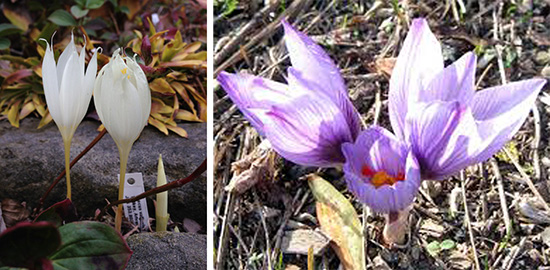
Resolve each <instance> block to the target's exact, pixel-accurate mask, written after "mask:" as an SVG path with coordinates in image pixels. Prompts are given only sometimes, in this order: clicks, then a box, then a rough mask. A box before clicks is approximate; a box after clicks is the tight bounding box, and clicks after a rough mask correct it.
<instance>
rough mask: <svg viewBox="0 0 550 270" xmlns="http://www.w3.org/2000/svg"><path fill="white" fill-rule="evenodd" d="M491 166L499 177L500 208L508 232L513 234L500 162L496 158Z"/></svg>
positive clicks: (510, 234) (496, 176)
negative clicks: (499, 167)
mask: <svg viewBox="0 0 550 270" xmlns="http://www.w3.org/2000/svg"><path fill="white" fill-rule="evenodd" d="M490 163H491V167H492V168H493V173H494V174H495V178H496V179H497V185H498V196H499V198H500V208H501V209H502V218H503V219H504V224H505V225H506V234H507V235H509V236H512V223H510V215H509V214H508V204H507V203H506V195H505V194H504V185H503V184H502V175H501V174H500V170H499V169H498V164H497V162H496V161H495V160H494V159H491V161H490Z"/></svg>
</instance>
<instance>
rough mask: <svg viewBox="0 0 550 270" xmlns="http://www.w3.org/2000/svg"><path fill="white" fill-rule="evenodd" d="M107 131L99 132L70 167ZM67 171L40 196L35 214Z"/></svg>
mask: <svg viewBox="0 0 550 270" xmlns="http://www.w3.org/2000/svg"><path fill="white" fill-rule="evenodd" d="M105 133H107V129H103V130H102V131H101V132H100V133H99V134H97V136H96V137H95V139H94V140H93V141H92V142H91V143H90V144H89V145H88V146H86V148H84V150H82V152H80V154H78V156H76V157H75V158H74V159H73V161H71V164H70V166H69V168H73V166H74V165H75V164H76V163H77V162H78V161H79V160H80V159H81V158H82V157H83V156H84V155H86V153H88V151H90V149H92V147H94V145H96V144H97V142H99V140H101V138H103V136H105ZM65 173H66V171H65V170H63V171H62V172H61V173H60V174H59V175H58V176H57V178H55V180H54V181H53V183H52V184H51V185H50V187H49V188H48V190H46V192H45V193H44V195H42V197H41V198H40V202H39V203H38V207H36V208H35V209H34V215H36V214H38V211H40V208H42V205H44V201H45V200H46V198H47V197H48V195H49V194H50V192H51V191H52V190H53V188H54V187H55V185H57V183H59V181H61V178H63V176H65Z"/></svg>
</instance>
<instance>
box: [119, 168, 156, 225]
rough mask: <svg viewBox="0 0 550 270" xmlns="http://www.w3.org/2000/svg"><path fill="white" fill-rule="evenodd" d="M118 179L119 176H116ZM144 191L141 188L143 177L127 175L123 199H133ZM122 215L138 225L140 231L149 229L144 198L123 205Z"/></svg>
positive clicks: (132, 174)
mask: <svg viewBox="0 0 550 270" xmlns="http://www.w3.org/2000/svg"><path fill="white" fill-rule="evenodd" d="M118 177H119V178H120V175H119V176H118ZM144 191H145V189H144V186H143V175H141V173H127V174H126V179H125V180H124V199H129V198H132V197H135V196H137V195H139V194H141V193H143V192H144ZM123 208H124V215H125V216H126V217H127V218H128V220H129V221H130V222H132V223H133V224H135V225H138V226H139V228H140V229H142V230H146V229H148V227H149V212H148V211H147V202H146V201H145V198H143V199H141V200H138V201H135V202H131V203H125V204H123Z"/></svg>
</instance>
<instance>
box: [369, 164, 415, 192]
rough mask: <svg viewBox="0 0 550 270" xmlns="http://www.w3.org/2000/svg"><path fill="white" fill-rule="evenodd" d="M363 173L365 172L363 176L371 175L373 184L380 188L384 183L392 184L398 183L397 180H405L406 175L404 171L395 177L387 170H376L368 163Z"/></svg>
mask: <svg viewBox="0 0 550 270" xmlns="http://www.w3.org/2000/svg"><path fill="white" fill-rule="evenodd" d="M361 173H362V174H363V176H366V177H369V178H370V182H371V184H373V185H374V186H375V187H376V188H379V187H381V186H383V185H390V186H391V185H393V184H395V183H397V181H403V180H405V175H404V174H403V173H399V174H397V177H394V176H391V175H389V174H388V173H386V172H385V171H378V172H375V171H373V170H372V169H371V168H369V166H367V165H363V168H362V169H361Z"/></svg>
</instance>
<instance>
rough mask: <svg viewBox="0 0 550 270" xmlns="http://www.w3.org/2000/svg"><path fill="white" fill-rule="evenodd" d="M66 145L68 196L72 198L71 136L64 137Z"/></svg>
mask: <svg viewBox="0 0 550 270" xmlns="http://www.w3.org/2000/svg"><path fill="white" fill-rule="evenodd" d="M63 144H64V145H65V178H66V179H67V198H68V199H69V200H70V199H71V138H69V139H64V140H63Z"/></svg>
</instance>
